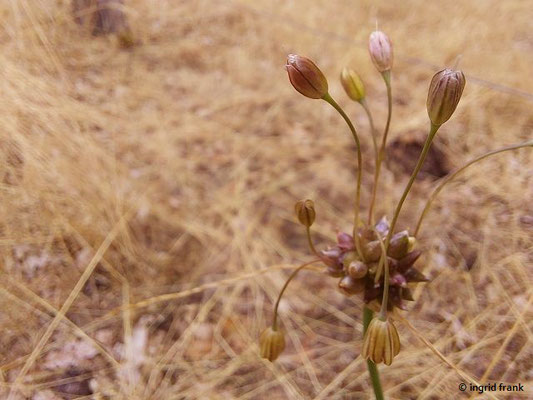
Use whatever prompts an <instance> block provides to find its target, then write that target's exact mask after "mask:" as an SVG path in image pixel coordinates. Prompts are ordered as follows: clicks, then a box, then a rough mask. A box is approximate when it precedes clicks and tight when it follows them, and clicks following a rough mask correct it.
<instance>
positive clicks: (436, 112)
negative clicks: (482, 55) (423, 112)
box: [427, 69, 466, 126]
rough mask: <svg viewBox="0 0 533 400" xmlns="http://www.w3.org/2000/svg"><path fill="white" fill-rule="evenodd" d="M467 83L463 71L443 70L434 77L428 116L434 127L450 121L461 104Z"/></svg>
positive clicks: (430, 90)
mask: <svg viewBox="0 0 533 400" xmlns="http://www.w3.org/2000/svg"><path fill="white" fill-rule="evenodd" d="M465 83H466V79H465V76H464V74H463V72H462V71H454V70H451V69H443V70H442V71H439V72H437V73H436V74H435V75H434V76H433V79H431V83H430V85H429V91H428V99H427V109H428V115H429V119H430V120H431V123H432V124H433V125H435V126H440V125H442V124H443V123H445V122H446V121H448V120H449V119H450V117H451V116H452V114H453V112H454V111H455V109H456V108H457V104H459V100H460V99H461V94H462V93H463V89H464V87H465Z"/></svg>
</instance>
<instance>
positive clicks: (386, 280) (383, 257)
mask: <svg viewBox="0 0 533 400" xmlns="http://www.w3.org/2000/svg"><path fill="white" fill-rule="evenodd" d="M374 232H376V235H377V236H378V239H379V245H380V246H381V258H380V260H379V268H378V271H381V269H382V268H383V267H384V268H385V275H384V277H383V279H384V283H383V299H382V300H381V309H380V310H379V316H380V317H381V318H382V319H385V317H386V316H387V304H388V302H389V282H390V276H389V260H388V259H387V256H386V254H387V251H386V250H385V245H384V244H383V239H382V238H381V236H379V233H378V232H377V230H376V229H374ZM377 275H378V274H376V277H377ZM378 279H379V278H378Z"/></svg>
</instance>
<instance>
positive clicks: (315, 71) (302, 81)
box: [285, 54, 328, 99]
mask: <svg viewBox="0 0 533 400" xmlns="http://www.w3.org/2000/svg"><path fill="white" fill-rule="evenodd" d="M285 68H286V69H287V73H288V74H289V80H290V81H291V83H292V86H294V88H295V89H296V90H297V91H298V92H300V93H301V94H303V95H304V96H306V97H309V98H311V99H321V98H323V97H324V96H326V95H327V94H328V81H327V79H326V77H325V76H324V74H323V73H322V71H320V69H319V68H318V67H317V66H316V64H315V63H314V62H313V61H311V60H310V59H309V58H307V57H303V56H298V55H296V54H289V55H288V57H287V64H286V65H285Z"/></svg>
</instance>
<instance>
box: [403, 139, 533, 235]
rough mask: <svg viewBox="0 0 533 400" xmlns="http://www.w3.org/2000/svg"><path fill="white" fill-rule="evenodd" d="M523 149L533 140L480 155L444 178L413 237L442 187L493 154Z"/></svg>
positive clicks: (426, 207)
mask: <svg viewBox="0 0 533 400" xmlns="http://www.w3.org/2000/svg"><path fill="white" fill-rule="evenodd" d="M523 147H533V140H530V141H529V142H525V143H519V144H515V145H512V146H507V147H502V148H499V149H496V150H493V151H489V152H488V153H485V154H483V155H481V156H479V157H476V158H474V159H473V160H470V161H468V162H467V163H466V164H465V165H463V166H462V167H460V168H458V169H457V170H455V171H454V172H452V173H451V174H449V175H448V176H447V177H446V178H444V179H443V180H442V181H441V182H440V183H439V185H438V186H437V187H436V188H435V189H433V192H432V193H431V195H430V196H429V197H428V200H427V202H426V205H425V207H424V210H423V211H422V213H421V214H420V218H419V219H418V223H417V224H416V229H415V234H414V236H415V237H417V236H418V231H419V230H420V226H421V225H422V220H423V219H424V217H425V216H426V214H427V212H428V210H429V207H431V204H432V203H433V200H435V197H437V195H438V194H439V193H440V192H441V190H442V189H443V188H444V186H446V185H447V184H448V183H450V182H451V181H452V180H453V179H454V178H455V177H456V176H457V175H459V174H460V173H461V172H463V171H464V170H465V169H467V168H468V167H470V166H471V165H472V164H475V163H477V162H478V161H481V160H484V159H485V158H487V157H490V156H493V155H495V154H499V153H503V152H504V151H510V150H516V149H520V148H523Z"/></svg>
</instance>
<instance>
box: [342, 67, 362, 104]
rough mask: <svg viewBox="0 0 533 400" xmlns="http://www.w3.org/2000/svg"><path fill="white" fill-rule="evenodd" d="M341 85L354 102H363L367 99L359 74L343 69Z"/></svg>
mask: <svg viewBox="0 0 533 400" xmlns="http://www.w3.org/2000/svg"><path fill="white" fill-rule="evenodd" d="M341 83H342V87H343V88H344V91H345V92H346V94H347V95H348V97H349V98H350V99H352V100H353V101H361V100H363V99H364V98H365V87H364V86H363V82H362V81H361V78H359V75H357V72H355V71H354V70H353V69H350V68H343V70H342V72H341Z"/></svg>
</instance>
